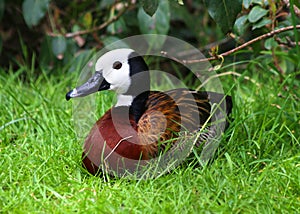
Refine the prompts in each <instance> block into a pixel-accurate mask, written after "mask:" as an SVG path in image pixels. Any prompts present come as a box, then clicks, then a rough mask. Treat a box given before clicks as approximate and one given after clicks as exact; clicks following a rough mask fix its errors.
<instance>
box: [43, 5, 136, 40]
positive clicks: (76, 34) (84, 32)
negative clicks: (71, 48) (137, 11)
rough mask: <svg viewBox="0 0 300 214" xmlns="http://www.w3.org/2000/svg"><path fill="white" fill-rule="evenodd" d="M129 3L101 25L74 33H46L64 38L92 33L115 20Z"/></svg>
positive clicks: (125, 9)
mask: <svg viewBox="0 0 300 214" xmlns="http://www.w3.org/2000/svg"><path fill="white" fill-rule="evenodd" d="M130 5H131V4H127V3H125V4H124V8H123V9H122V10H121V11H120V12H119V13H118V14H117V15H116V16H113V17H112V18H111V19H109V20H107V21H106V22H104V23H102V24H101V25H99V26H97V27H94V28H92V29H87V30H82V31H77V32H74V33H65V34H60V33H53V32H49V33H48V35H49V36H52V37H56V36H64V37H65V38H73V37H76V36H80V35H84V34H89V33H93V32H96V31H99V30H102V29H103V28H105V27H107V26H108V25H109V24H111V23H113V22H115V21H117V20H118V19H119V18H120V17H121V16H122V15H123V14H124V13H125V12H126V11H127V9H128V8H129V7H130Z"/></svg>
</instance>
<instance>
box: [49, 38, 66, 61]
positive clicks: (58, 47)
mask: <svg viewBox="0 0 300 214" xmlns="http://www.w3.org/2000/svg"><path fill="white" fill-rule="evenodd" d="M66 48H67V42H66V39H65V37H63V36H58V37H55V38H53V39H52V50H53V54H54V55H55V56H56V57H58V58H60V56H61V55H63V54H64V52H65V51H66Z"/></svg>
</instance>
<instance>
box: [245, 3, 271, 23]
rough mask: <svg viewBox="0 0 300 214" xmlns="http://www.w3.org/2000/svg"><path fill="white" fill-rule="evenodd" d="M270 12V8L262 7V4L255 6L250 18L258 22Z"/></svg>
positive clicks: (250, 20)
mask: <svg viewBox="0 0 300 214" xmlns="http://www.w3.org/2000/svg"><path fill="white" fill-rule="evenodd" d="M267 13H268V10H266V9H264V8H261V7H260V6H255V7H253V8H252V10H251V11H250V13H249V16H248V20H249V22H251V23H254V22H257V21H258V20H260V19H261V18H262V17H264V16H265V15H266V14H267Z"/></svg>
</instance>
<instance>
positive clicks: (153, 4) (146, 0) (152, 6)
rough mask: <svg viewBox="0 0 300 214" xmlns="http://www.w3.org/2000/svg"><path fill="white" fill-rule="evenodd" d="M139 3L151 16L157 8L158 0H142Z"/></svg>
mask: <svg viewBox="0 0 300 214" xmlns="http://www.w3.org/2000/svg"><path fill="white" fill-rule="evenodd" d="M141 5H142V7H143V9H144V11H145V12H146V13H147V14H148V15H149V16H153V14H154V13H155V11H156V10H157V8H158V0H142V1H141Z"/></svg>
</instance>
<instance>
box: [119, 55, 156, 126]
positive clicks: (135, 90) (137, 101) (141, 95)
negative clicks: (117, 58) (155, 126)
mask: <svg viewBox="0 0 300 214" xmlns="http://www.w3.org/2000/svg"><path fill="white" fill-rule="evenodd" d="M128 64H129V67H130V78H131V85H130V87H129V89H128V91H127V92H126V93H125V94H124V95H131V96H133V97H134V99H133V102H132V104H131V106H130V109H129V111H130V113H131V114H133V115H134V119H135V122H136V123H137V122H138V120H139V119H140V117H141V116H142V114H143V113H144V112H145V110H146V107H145V105H146V102H147V99H148V97H149V91H150V74H149V69H148V66H147V64H146V62H145V61H144V59H143V57H141V56H140V55H138V54H137V53H136V52H133V53H132V54H130V55H129V58H128Z"/></svg>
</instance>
